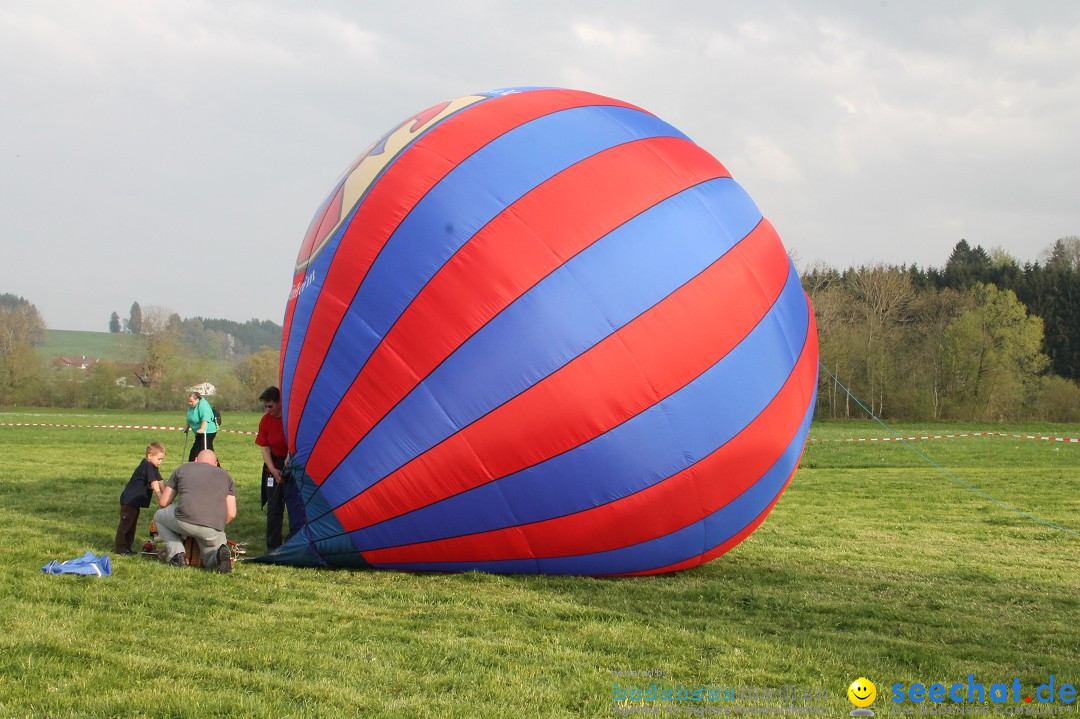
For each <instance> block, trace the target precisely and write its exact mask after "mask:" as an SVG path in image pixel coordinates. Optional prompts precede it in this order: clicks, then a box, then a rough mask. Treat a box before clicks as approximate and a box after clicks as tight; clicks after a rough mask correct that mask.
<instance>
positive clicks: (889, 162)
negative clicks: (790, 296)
mask: <svg viewBox="0 0 1080 719" xmlns="http://www.w3.org/2000/svg"><path fill="white" fill-rule="evenodd" d="M515 86H560V87H570V88H575V89H581V90H588V91H591V92H596V93H600V94H602V95H608V96H611V97H615V98H618V99H621V100H625V101H628V102H631V103H634V104H636V105H639V106H641V107H643V108H645V109H646V110H649V111H650V112H652V113H654V114H655V115H657V116H659V117H660V118H662V119H664V120H666V121H667V122H669V123H671V124H673V125H674V126H675V127H677V128H679V129H680V130H682V131H683V132H684V133H686V134H687V135H689V136H690V137H691V138H692V139H693V140H694V141H695V142H696V143H697V144H699V145H701V146H702V147H703V148H705V149H706V150H708V151H709V152H710V153H712V154H713V155H714V156H715V157H716V158H717V159H719V160H720V161H721V162H722V163H723V164H724V165H725V166H726V167H727V168H728V170H729V171H730V172H731V174H732V176H733V177H734V178H735V180H736V181H738V182H739V184H740V185H741V186H742V187H743V188H744V189H745V190H746V191H747V192H748V193H749V194H750V196H751V197H752V198H753V199H754V201H755V202H756V203H757V205H758V206H759V208H760V209H761V211H762V213H763V214H764V215H765V216H766V217H767V218H769V220H770V221H771V222H772V223H773V224H774V225H775V226H776V228H777V230H778V232H779V233H780V236H781V238H782V239H783V240H784V243H785V245H786V247H787V248H788V250H789V251H790V252H792V254H793V256H794V257H795V259H796V262H797V264H798V265H799V266H800V267H801V268H805V267H807V266H810V265H812V264H813V263H817V262H824V263H827V264H830V265H833V266H837V267H847V266H850V265H862V264H872V263H892V264H912V263H914V264H918V265H920V266H924V267H925V266H937V267H940V266H943V265H944V263H945V261H946V260H947V258H948V256H949V253H950V251H951V249H952V247H953V246H954V245H955V244H956V242H957V241H959V240H960V239H966V240H967V241H968V242H969V243H971V244H972V245H976V244H978V245H982V246H983V247H984V248H986V249H988V250H990V249H994V248H1001V249H1003V250H1005V251H1006V252H1008V253H1009V254H1011V255H1012V256H1014V257H1015V258H1017V259H1018V260H1020V261H1021V262H1024V261H1031V260H1036V259H1039V257H1040V255H1041V253H1043V252H1044V251H1045V250H1046V248H1047V247H1049V246H1050V245H1051V244H1052V243H1053V242H1054V240H1056V239H1058V238H1060V237H1066V236H1074V235H1080V197H1078V194H1080V3H1076V2H1074V1H1073V0H1060V1H1055V0H1040V2H1037V3H1020V2H1002V1H997V0H986V1H979V2H962V1H951V2H937V1H934V2H926V1H923V0H904V2H899V0H888V1H884V0H883V1H881V2H856V1H855V0H850V1H848V2H840V1H831V0H818V1H816V2H797V1H795V0H792V1H790V2H785V1H782V0H762V1H758V2H752V3H750V2H728V1H724V0H703V1H701V2H681V1H680V0H668V1H667V2H662V3H661V2H639V1H636V0H596V1H590V0H577V1H573V2H570V1H566V2H564V1H561V0H552V1H550V2H543V1H541V0H534V1H531V2H526V1H524V0H522V1H517V0H501V1H497V0H439V1H437V2H429V1H428V0H415V1H414V2H409V3H384V2H374V1H371V2H366V1H361V0H340V1H331V0H325V1H319V0H312V1H308V0H297V1H296V2H286V1H276V0H261V1H259V2H243V1H235V2H220V1H217V0H214V1H210V0H185V1H184V2H175V1H168V2H164V1H160V0H130V1H128V0H94V1H93V2H90V1H88V0H69V1H58V0H34V1H33V2H31V1H29V0H27V1H25V2H15V1H12V0H0V248H2V256H3V267H4V271H3V274H2V276H0V292H7V293H13V294H16V295H20V296H22V297H25V298H26V299H28V300H29V301H31V302H33V303H34V304H35V305H36V306H37V308H38V310H39V311H40V312H41V314H42V315H43V318H44V320H45V322H46V324H47V325H48V326H49V327H50V328H51V329H72V330H97V331H105V330H106V329H107V327H108V320H109V316H110V314H111V313H112V312H113V311H116V312H117V313H118V314H119V315H120V316H121V317H122V318H124V317H127V315H128V312H129V309H130V307H131V304H132V303H133V302H136V301H137V302H139V304H140V305H141V306H142V308H143V309H144V311H146V310H147V308H152V307H153V308H161V309H165V310H167V311H170V312H178V313H179V314H180V315H181V316H183V317H191V316H203V317H215V318H225V319H232V320H237V321H240V322H243V321H246V320H249V319H253V318H254V319H260V320H272V321H274V322H278V323H280V322H281V321H282V317H283V315H284V309H285V303H286V301H287V299H288V294H289V290H290V287H291V282H292V270H293V266H294V263H295V260H296V255H297V251H298V249H299V246H300V242H301V240H302V237H303V234H304V232H305V230H306V229H307V226H308V223H309V222H310V220H311V217H312V215H313V214H314V212H315V210H316V209H317V208H318V206H319V204H320V203H321V202H322V200H323V198H324V196H325V195H326V193H327V192H328V191H329V190H330V188H331V186H332V185H333V184H334V181H335V180H336V179H337V177H338V175H339V174H340V173H341V171H342V170H344V169H345V168H346V166H348V165H349V164H350V162H351V161H352V160H353V159H354V158H355V157H356V156H357V155H359V154H360V153H361V152H362V151H363V150H364V149H365V148H366V147H367V146H368V145H369V144H370V143H371V142H372V141H374V140H375V139H377V138H378V137H379V136H381V135H382V134H383V133H384V132H386V131H387V130H389V129H391V128H393V127H395V126H396V125H397V124H398V123H400V122H401V121H402V120H404V119H405V118H406V117H408V116H410V115H412V114H414V113H416V112H418V111H420V110H423V109H425V108H427V107H430V106H431V105H434V104H436V103H438V102H441V101H443V100H449V99H452V98H455V97H460V96H463V95H467V94H471V93H474V92H478V91H483V90H490V89H495V88H504V87H515Z"/></svg>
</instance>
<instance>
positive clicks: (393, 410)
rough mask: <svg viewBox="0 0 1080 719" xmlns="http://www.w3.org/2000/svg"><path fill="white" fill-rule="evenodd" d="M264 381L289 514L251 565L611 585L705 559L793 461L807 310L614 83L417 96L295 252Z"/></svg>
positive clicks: (798, 444) (811, 359) (719, 200)
mask: <svg viewBox="0 0 1080 719" xmlns="http://www.w3.org/2000/svg"><path fill="white" fill-rule="evenodd" d="M281 373H282V376H281V382H282V386H281V389H282V398H283V411H284V416H285V424H286V433H287V436H288V439H289V446H290V451H291V453H292V460H291V461H292V465H293V473H294V476H295V477H297V481H298V482H299V487H300V491H301V493H302V495H303V498H304V501H305V504H306V511H307V514H308V517H309V524H308V525H307V526H306V527H305V528H304V530H303V531H302V532H300V533H298V534H297V535H296V536H294V537H293V538H292V539H290V540H289V541H288V542H286V544H285V545H284V546H282V547H280V548H279V549H278V550H276V551H275V552H274V553H272V554H270V555H268V556H267V557H266V558H265V560H266V561H276V562H284V563H291V564H298V565H325V566H375V567H385V568H395V569H406V570H436V571H462V570H472V569H476V570H482V571H491V572H526V573H547V574H582V575H613V574H638V573H656V572H666V571H674V570H678V569H684V568H688V567H692V566H696V565H698V564H701V563H703V562H706V561H709V560H710V559H713V558H715V557H717V556H719V555H720V554H722V553H723V552H725V551H727V550H728V549H730V548H731V547H733V546H735V545H736V544H737V543H739V542H740V541H742V539H744V538H745V537H747V536H748V535H749V534H750V533H751V532H752V531H753V530H754V529H755V528H756V527H757V525H758V524H759V523H760V522H761V521H762V520H763V519H764V518H765V516H766V515H767V514H768V512H769V511H770V509H771V508H772V506H773V505H774V503H775V502H776V501H777V499H778V498H779V496H780V494H781V492H782V491H783V489H784V488H785V487H786V486H787V483H788V482H789V480H790V478H791V477H792V475H793V474H794V472H795V469H796V466H797V464H798V460H799V457H800V455H801V453H802V449H803V446H804V444H805V441H806V434H807V431H808V429H809V423H810V417H811V413H812V408H813V405H814V396H815V390H816V385H817V338H816V331H815V327H814V319H813V313H812V311H811V308H810V304H809V301H808V299H807V297H806V294H805V293H804V292H803V290H802V287H801V285H800V282H799V277H798V276H797V274H796V272H795V270H794V267H793V266H792V264H791V262H790V260H789V259H788V257H787V254H786V253H785V251H784V248H783V246H782V244H781V242H780V239H779V237H778V236H777V234H776V232H775V231H774V229H773V227H772V226H771V224H770V223H769V222H768V221H767V220H765V219H764V218H763V217H762V216H761V213H760V212H759V211H758V209H757V207H756V206H755V205H754V203H753V201H752V200H751V199H750V197H749V196H748V195H747V194H746V193H745V192H744V191H743V190H742V188H740V187H739V185H738V184H736V183H735V182H734V181H733V180H732V179H731V177H730V175H729V173H728V172H727V170H726V169H725V168H724V167H723V165H721V164H720V163H719V162H718V161H717V160H716V159H714V158H713V157H712V156H711V155H710V154H709V153H707V152H706V151H704V150H703V149H701V148H700V147H698V146H697V145H696V144H694V143H693V142H692V141H690V140H689V139H688V138H687V137H686V136H685V135H683V134H682V133H681V132H679V131H678V130H676V129H675V128H674V127H672V126H671V125H669V124H667V123H665V122H663V121H662V120H660V119H658V118H657V117H655V116H654V115H652V114H650V113H648V112H646V111H644V110H642V109H640V108H637V107H635V106H633V105H630V104H627V103H624V102H620V101H618V100H614V99H611V98H606V97H601V96H598V95H594V94H590V93H586V92H578V91H572V90H564V89H553V88H515V89H510V90H500V91H493V92H489V93H479V94H477V95H472V96H468V97H464V98H459V99H457V100H453V101H450V102H446V103H440V104H439V105H436V106H435V107H432V108H429V109H428V110H425V111H424V112H421V113H419V114H417V115H415V116H414V117H410V118H408V119H407V120H406V121H405V122H403V123H402V124H401V125H399V126H398V127H396V128H394V129H393V130H392V131H391V132H389V133H387V134H386V135H385V136H384V137H382V138H380V139H379V140H378V141H377V142H375V143H374V144H373V145H372V146H371V147H369V148H368V149H367V150H366V151H365V152H364V153H363V154H362V155H361V156H360V157H359V158H358V159H357V160H356V161H355V162H354V163H353V164H352V165H351V166H350V167H349V168H348V169H347V170H346V172H345V173H344V174H343V175H342V177H341V178H340V179H339V181H338V182H337V183H336V184H335V186H334V188H333V189H332V190H331V192H330V194H329V196H328V197H327V200H326V201H325V202H324V203H323V205H322V206H321V207H320V208H319V210H318V211H317V212H316V215H315V217H314V219H313V220H312V222H311V226H310V228H309V230H308V232H307V234H306V236H305V238H304V241H303V243H302V246H301V250H300V255H299V257H298V260H297V265H296V269H295V276H294V279H293V286H292V291H291V293H290V297H289V301H288V305H287V309H286V317H285V337H284V340H283V347H282V365H281Z"/></svg>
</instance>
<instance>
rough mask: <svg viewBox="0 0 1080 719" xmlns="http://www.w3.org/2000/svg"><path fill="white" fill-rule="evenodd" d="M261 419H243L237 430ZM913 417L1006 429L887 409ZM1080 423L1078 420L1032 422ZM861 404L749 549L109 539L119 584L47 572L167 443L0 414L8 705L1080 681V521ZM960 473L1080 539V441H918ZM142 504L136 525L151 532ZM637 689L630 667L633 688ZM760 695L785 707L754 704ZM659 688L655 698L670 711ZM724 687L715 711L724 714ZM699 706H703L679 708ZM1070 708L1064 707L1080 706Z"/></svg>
mask: <svg viewBox="0 0 1080 719" xmlns="http://www.w3.org/2000/svg"><path fill="white" fill-rule="evenodd" d="M180 419H181V417H180V415H179V414H178V413H157V414H155V413H146V414H139V415H136V416H133V415H131V414H130V413H123V414H121V413H114V412H106V411H101V412H81V413H73V412H62V411H37V410H33V411H27V412H0V422H16V421H22V422H42V423H67V424H78V425H103V424H115V423H131V424H164V425H178V424H179V423H180ZM257 419H258V416H257V415H256V414H244V413H240V412H233V413H231V414H230V416H229V428H230V429H234V430H245V429H250V430H253V429H254V428H255V426H256V423H257ZM897 429H898V430H899V431H900V433H901V434H903V435H905V436H907V435H909V434H921V433H924V432H932V433H934V434H939V433H949V432H963V431H971V430H977V429H993V430H995V431H1012V430H1013V429H1016V427H1009V428H1002V427H992V428H987V427H976V426H974V425H971V426H966V425H948V426H946V425H939V426H933V425H900V426H898V427H897ZM1023 429H1024V430H1025V431H1030V430H1034V429H1038V430H1039V431H1040V433H1049V434H1054V435H1057V436H1072V437H1075V436H1080V427H1077V426H1068V427H1063V426H1058V427H1040V428H1035V427H1033V426H1032V427H1024V428H1023ZM883 434H884V433H883V431H881V430H880V428H879V427H877V426H876V425H871V424H870V423H866V422H847V423H827V424H822V425H817V424H816V425H814V427H813V428H812V431H811V436H812V437H815V438H818V439H820V440H823V441H817V442H812V443H810V444H809V445H808V447H807V450H806V453H805V455H804V458H803V468H802V469H800V471H799V472H798V474H797V475H796V476H795V478H794V479H793V480H792V483H791V486H790V487H789V488H788V490H787V492H786V493H785V495H784V497H783V498H782V499H781V501H780V502H779V503H778V504H777V506H776V509H775V510H774V511H773V513H772V514H771V515H770V517H769V518H768V519H767V520H766V522H765V523H764V524H763V525H762V526H761V528H760V529H759V530H758V531H757V532H755V533H754V534H753V535H752V536H751V537H750V538H749V539H748V540H747V541H746V542H744V543H743V544H741V545H739V546H738V547H736V548H735V549H734V550H733V551H731V552H729V553H728V554H726V555H724V556H722V557H721V558H719V559H718V560H716V561H714V562H712V563H710V564H708V565H706V566H705V567H702V568H698V569H695V570H692V571H688V572H682V573H679V574H675V575H670V576H660V577H644V578H631V579H608V580H603V579H590V578H575V577H534V576H491V575H482V574H476V573H469V574H455V575H437V574H403V573H394V572H377V571H321V570H304V569H294V568H288V567H271V566H260V565H254V564H243V563H241V564H240V565H239V566H238V568H237V570H236V572H234V573H233V574H232V575H228V576H225V575H217V574H212V573H204V572H199V571H194V570H192V571H187V572H179V571H177V570H175V569H171V568H169V567H167V566H165V565H162V564H158V563H154V562H149V561H145V560H142V559H140V558H125V557H117V558H115V559H114V564H113V566H114V575H113V576H112V577H111V578H108V579H87V578H80V577H52V576H46V575H44V574H42V573H40V571H39V569H40V567H41V566H42V565H44V564H45V563H46V562H48V561H49V560H51V559H67V558H71V557H75V556H78V555H81V554H82V553H83V552H85V551H86V550H88V549H89V550H93V551H96V552H106V551H109V550H110V548H111V545H112V535H113V532H114V531H115V527H116V521H117V500H118V497H119V493H120V489H121V488H122V486H123V484H124V482H125V480H126V479H127V477H128V476H129V475H130V472H131V470H132V469H133V468H134V466H135V464H136V463H137V462H138V460H139V458H140V454H141V452H142V448H143V446H144V445H145V444H146V443H147V442H148V441H151V440H158V439H162V438H164V441H165V444H166V447H167V449H168V450H169V456H168V458H167V459H166V461H165V464H164V465H163V468H169V467H172V466H175V464H176V462H177V461H179V459H180V457H181V455H182V454H183V449H184V444H183V435H182V434H179V433H165V432H155V431H142V430H104V429H89V428H85V429H83V428H61V427H57V428H48V427H0V451H2V453H3V457H4V462H3V464H2V465H0V526H3V527H4V531H3V532H2V533H0V716H4V717H7V716H15V717H21V716H34V717H54V716H56V717H61V716H63V717H67V716H77V717H111V716H117V717H120V716H122V717H142V716H145V717H151V716H152V717H158V716H174V717H180V716H183V717H219V716H238V717H248V716H251V717H261V716H265V717H284V716H289V717H292V716H302V717H342V716H364V717H368V716H373V717H414V716H415V717H462V718H465V717H505V716H525V717H555V716H587V717H592V716H608V715H611V714H612V710H613V707H629V708H634V707H638V706H640V705H641V702H620V703H613V702H612V688H613V681H620V683H621V684H622V685H624V686H625V685H627V684H630V683H632V682H634V681H635V680H633V679H625V678H623V679H618V680H613V678H612V672H613V671H626V670H640V669H659V670H661V671H663V672H665V673H666V676H665V677H663V678H662V679H660V680H659V681H660V682H661V683H667V684H669V685H676V686H678V685H682V686H694V685H713V686H732V687H758V688H767V687H784V686H788V685H791V684H797V685H798V687H799V688H800V689H810V690H817V691H819V692H820V691H823V690H827V691H828V692H829V698H828V699H827V700H825V701H824V704H826V705H827V706H828V707H829V709H830V713H831V714H832V715H836V714H838V713H840V712H842V713H843V715H846V713H847V712H849V711H850V710H851V709H852V706H851V705H850V704H849V703H848V702H847V699H846V696H845V691H846V688H847V686H848V684H850V683H851V681H852V680H854V679H855V678H857V677H859V676H867V677H869V678H870V679H871V680H872V681H874V682H875V683H876V684H877V687H878V692H879V699H878V700H877V702H876V704H875V705H874V706H873V708H874V709H875V710H877V711H878V712H879V715H880V713H881V712H888V711H890V707H891V706H892V705H891V704H890V703H889V702H888V699H889V695H890V691H889V686H891V685H892V684H893V683H895V682H903V683H905V684H910V683H911V682H921V683H924V684H927V685H929V684H932V683H934V682H943V683H946V684H949V683H952V682H956V681H966V678H967V675H968V674H969V673H970V674H974V675H975V677H976V679H977V680H978V681H981V682H983V683H984V684H986V685H987V687H989V685H990V684H991V683H994V682H1008V681H1011V680H1012V678H1013V677H1019V679H1020V681H1021V682H1022V683H1023V685H1024V687H1025V690H1026V691H1031V690H1033V689H1034V687H1036V686H1037V685H1039V684H1041V683H1043V682H1046V681H1047V680H1048V679H1049V677H1050V675H1051V674H1053V675H1054V676H1055V678H1056V682H1057V684H1058V686H1060V685H1061V684H1062V683H1066V682H1067V683H1071V684H1073V685H1076V684H1078V683H1080V658H1078V657H1077V652H1076V649H1077V623H1076V622H1077V616H1078V612H1080V599H1078V597H1080V579H1078V576H1077V572H1076V564H1075V562H1076V557H1077V550H1078V548H1080V537H1077V536H1074V535H1070V534H1067V533H1065V532H1062V531H1057V530H1053V529H1050V528H1048V527H1046V526H1044V525H1040V524H1037V523H1035V522H1032V521H1030V520H1028V519H1025V518H1023V517H1021V516H1019V515H1017V514H1016V513H1014V512H1011V511H1009V510H1007V509H1005V508H1003V507H1002V506H1000V505H998V504H995V503H994V502H991V501H988V500H986V499H984V498H983V497H981V496H979V495H978V494H976V493H975V492H973V491H972V490H970V489H968V488H967V487H965V486H963V485H961V484H959V483H958V482H956V481H954V480H953V479H950V478H949V477H947V476H944V475H942V474H941V473H940V472H938V471H937V470H935V469H933V468H931V467H929V466H927V465H926V463H925V462H924V461H923V460H921V459H920V458H919V457H918V456H916V455H915V454H914V453H912V452H911V450H909V449H907V448H906V447H904V446H903V445H901V444H899V443H892V442H889V443H840V442H834V441H830V440H833V439H837V438H844V437H854V436H883ZM217 444H218V449H219V453H220V455H221V457H222V463H223V465H224V466H225V467H226V468H227V469H229V470H230V471H231V472H232V473H233V475H234V477H235V478H236V480H237V484H238V488H239V495H240V496H239V498H238V504H239V511H240V513H239V517H238V519H237V520H236V522H234V523H233V524H232V525H230V527H229V534H230V536H231V537H232V538H236V539H241V540H247V541H248V542H249V548H250V550H251V551H252V553H258V552H259V551H261V549H262V536H263V528H264V515H262V514H261V513H260V511H259V501H258V493H259V488H258V466H259V459H258V454H257V452H256V451H255V448H254V446H253V444H252V438H251V436H248V435H238V434H237V435H231V434H222V435H220V436H219V439H218V443H217ZM914 444H915V446H916V447H917V448H918V449H919V450H920V451H923V452H925V453H927V454H929V455H930V456H932V457H933V458H934V459H935V460H936V461H937V462H939V463H940V464H941V465H943V466H944V467H946V468H947V469H948V470H949V471H951V472H953V473H954V474H956V475H957V476H958V477H960V478H962V479H963V480H964V481H966V482H969V483H971V484H972V485H975V486H977V487H978V488H980V489H981V490H983V491H985V492H988V493H990V494H991V495H993V496H995V497H996V498H998V499H1000V500H1001V501H1003V502H1007V503H1009V504H1011V505H1013V506H1015V507H1018V508H1020V509H1023V510H1024V511H1026V512H1029V513H1031V514H1034V515H1036V516H1038V517H1040V518H1042V519H1044V520H1046V521H1049V522H1053V523H1056V524H1060V525H1063V526H1065V527H1068V528H1071V529H1072V530H1074V531H1080V499H1078V497H1080V472H1078V471H1077V468H1078V467H1080V445H1078V444H1062V443H1056V442H1043V441H1036V440H1022V439H1011V438H1003V437H969V438H957V439H949V440H936V441H926V442H919V443H914ZM147 521H148V519H147V518H143V519H142V521H141V526H142V529H143V531H145V527H146V523H147ZM638 681H639V683H641V684H645V683H646V681H651V680H644V679H642V680H638ZM758 703H759V704H763V705H770V706H778V705H779V704H780V702H777V701H775V700H767V701H761V702H758ZM659 704H660V703H655V704H654V705H659ZM716 704H717V703H716V702H713V703H712V704H711V705H710V706H714V707H715V706H716ZM695 706H699V707H700V706H701V705H695ZM1074 711H1075V707H1074Z"/></svg>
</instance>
